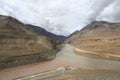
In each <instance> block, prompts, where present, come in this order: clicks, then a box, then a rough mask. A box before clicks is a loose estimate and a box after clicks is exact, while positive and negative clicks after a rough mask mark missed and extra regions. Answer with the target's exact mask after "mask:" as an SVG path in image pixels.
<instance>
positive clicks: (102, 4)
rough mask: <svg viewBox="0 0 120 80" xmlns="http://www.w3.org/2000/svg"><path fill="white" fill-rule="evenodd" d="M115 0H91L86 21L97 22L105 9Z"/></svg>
mask: <svg viewBox="0 0 120 80" xmlns="http://www.w3.org/2000/svg"><path fill="white" fill-rule="evenodd" d="M114 1H115V0H93V1H92V5H91V8H90V10H89V11H88V13H87V18H86V21H87V22H88V23H89V22H92V21H95V20H97V17H98V16H100V15H101V13H102V12H103V11H104V9H105V8H106V7H108V6H109V5H111V4H112V3H113V2H114Z"/></svg>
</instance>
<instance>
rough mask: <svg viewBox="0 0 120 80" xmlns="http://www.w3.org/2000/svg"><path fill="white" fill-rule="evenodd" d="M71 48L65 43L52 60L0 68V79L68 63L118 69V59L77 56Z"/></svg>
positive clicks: (82, 66)
mask: <svg viewBox="0 0 120 80" xmlns="http://www.w3.org/2000/svg"><path fill="white" fill-rule="evenodd" d="M73 48H74V47H73V46H71V45H69V44H66V45H65V47H64V48H63V49H62V50H61V51H60V52H58V54H57V56H56V59H55V60H52V61H47V62H38V63H34V64H29V65H24V66H19V67H14V68H8V69H4V70H1V71H0V80H11V79H14V78H18V77H22V76H27V75H31V74H36V73H40V72H44V71H49V70H54V69H56V68H59V67H66V66H68V65H70V66H72V67H73V68H81V69H107V70H120V61H113V60H103V59H95V58H90V57H85V56H79V55H76V54H75V53H74V51H73Z"/></svg>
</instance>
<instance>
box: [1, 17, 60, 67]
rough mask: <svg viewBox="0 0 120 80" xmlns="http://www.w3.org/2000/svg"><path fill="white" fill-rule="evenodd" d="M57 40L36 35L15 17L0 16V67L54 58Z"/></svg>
mask: <svg viewBox="0 0 120 80" xmlns="http://www.w3.org/2000/svg"><path fill="white" fill-rule="evenodd" d="M58 44H60V43H59V42H57V41H55V40H54V39H52V38H51V37H48V36H47V35H44V34H41V35H38V34H36V33H34V32H32V31H31V30H29V29H27V28H26V25H24V24H23V23H21V22H20V21H18V20H17V19H15V18H12V17H9V16H2V15H1V16H0V69H3V68H7V67H11V66H17V65H23V64H28V63H33V62H38V61H46V60H51V59H54V58H55V55H56V53H57V51H58V50H59V49H58Z"/></svg>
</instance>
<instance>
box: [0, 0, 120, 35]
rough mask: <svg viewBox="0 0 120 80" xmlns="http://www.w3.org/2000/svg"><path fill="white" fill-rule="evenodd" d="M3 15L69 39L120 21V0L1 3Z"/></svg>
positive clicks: (3, 0) (5, 0)
mask: <svg viewBox="0 0 120 80" xmlns="http://www.w3.org/2000/svg"><path fill="white" fill-rule="evenodd" d="M0 14H1V15H9V16H13V17H15V18H17V19H19V20H20V21H22V22H24V23H25V24H33V25H37V26H40V27H43V28H44V29H46V30H48V31H50V32H53V33H56V34H60V35H69V34H70V33H72V32H73V31H76V30H80V29H81V28H83V27H84V26H85V25H87V24H88V23H90V22H92V21H95V20H105V21H110V22H119V21H120V0H0Z"/></svg>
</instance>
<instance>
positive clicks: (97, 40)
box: [66, 21, 120, 60]
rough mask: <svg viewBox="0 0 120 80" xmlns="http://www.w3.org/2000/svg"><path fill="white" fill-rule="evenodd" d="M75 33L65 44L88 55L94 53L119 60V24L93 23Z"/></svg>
mask: <svg viewBox="0 0 120 80" xmlns="http://www.w3.org/2000/svg"><path fill="white" fill-rule="evenodd" d="M75 33H76V34H72V35H71V36H70V37H69V38H68V39H67V41H66V42H68V43H71V44H73V45H74V46H76V47H77V48H78V49H82V50H86V51H88V54H90V53H92V52H96V53H98V54H99V56H101V57H105V58H109V59H119V60H120V53H119V52H120V23H109V22H105V21H95V22H92V23H91V24H89V25H87V26H86V27H84V28H83V29H82V30H81V31H77V32H75ZM89 51H91V52H89ZM76 52H77V53H79V54H80V53H81V52H80V50H76Z"/></svg>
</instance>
